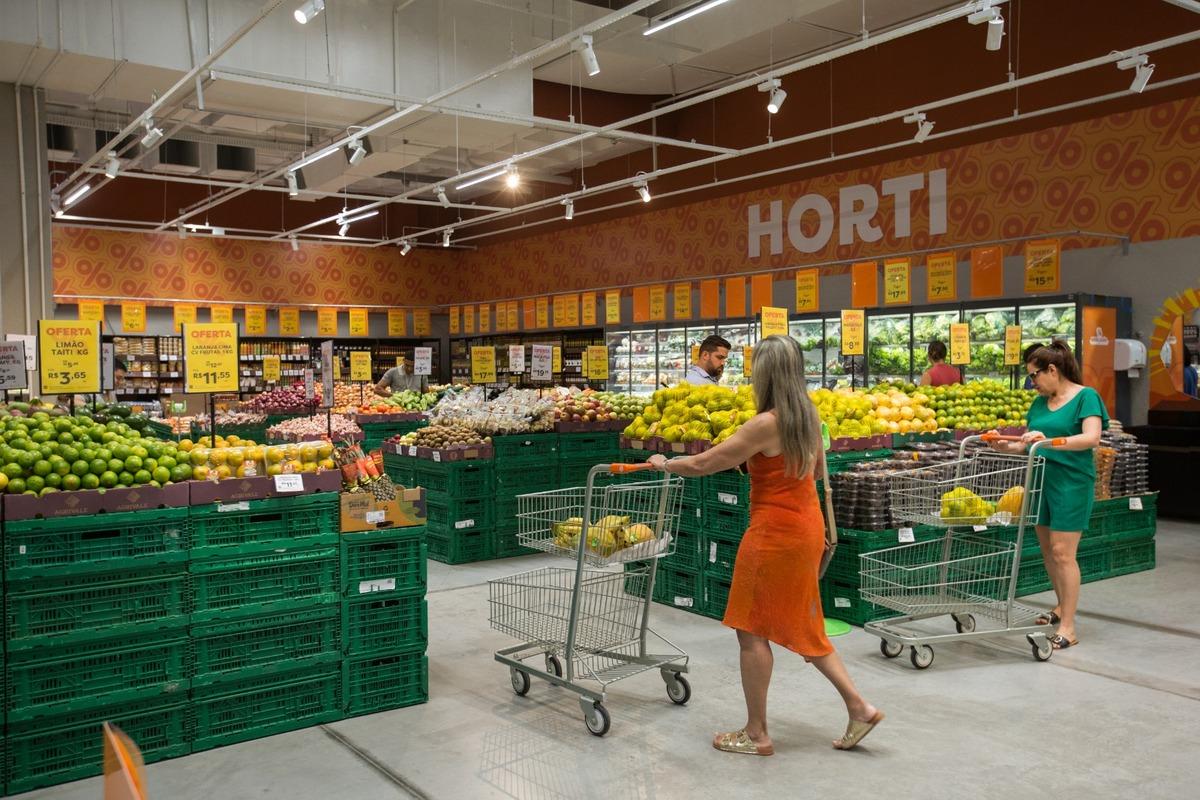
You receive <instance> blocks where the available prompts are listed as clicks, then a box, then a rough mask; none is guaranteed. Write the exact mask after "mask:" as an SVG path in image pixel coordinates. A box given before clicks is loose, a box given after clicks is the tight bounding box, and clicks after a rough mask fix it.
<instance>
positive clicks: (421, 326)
mask: <svg viewBox="0 0 1200 800" xmlns="http://www.w3.org/2000/svg"><path fill="white" fill-rule="evenodd" d="M432 334H433V315H432V314H431V313H430V312H429V309H428V308H418V309H417V310H416V311H414V312H413V336H430V335H432Z"/></svg>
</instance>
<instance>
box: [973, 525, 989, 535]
mask: <svg viewBox="0 0 1200 800" xmlns="http://www.w3.org/2000/svg"><path fill="white" fill-rule="evenodd" d="M972 527H974V528H975V532H976V533H983V532H984V531H986V530H987V525H974V526H972Z"/></svg>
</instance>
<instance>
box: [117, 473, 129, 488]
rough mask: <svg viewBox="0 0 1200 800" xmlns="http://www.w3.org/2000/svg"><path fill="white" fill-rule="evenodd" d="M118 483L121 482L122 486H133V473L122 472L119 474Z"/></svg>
mask: <svg viewBox="0 0 1200 800" xmlns="http://www.w3.org/2000/svg"><path fill="white" fill-rule="evenodd" d="M117 483H119V484H121V485H122V486H133V473H131V472H122V473H120V474H119V475H117Z"/></svg>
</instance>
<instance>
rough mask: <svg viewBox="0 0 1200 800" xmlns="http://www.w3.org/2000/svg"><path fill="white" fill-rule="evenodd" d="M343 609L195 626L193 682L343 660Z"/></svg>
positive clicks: (334, 607)
mask: <svg viewBox="0 0 1200 800" xmlns="http://www.w3.org/2000/svg"><path fill="white" fill-rule="evenodd" d="M340 625H341V609H340V608H339V604H337V603H330V604H327V605H322V606H314V607H313V608H310V609H307V610H303V611H287V612H284V613H282V614H268V615H265V616H261V617H254V618H249V619H243V620H238V621H235V622H222V623H217V624H212V625H196V626H193V627H192V648H193V652H194V663H195V670H194V674H193V676H192V688H193V689H196V688H198V687H201V686H208V685H210V684H214V683H223V682H227V681H231V680H238V679H241V678H249V677H255V676H259V675H267V674H272V673H277V672H292V671H295V670H297V669H300V668H304V667H311V666H317V665H320V664H332V663H336V662H339V661H341V658H342V647H341V636H340Z"/></svg>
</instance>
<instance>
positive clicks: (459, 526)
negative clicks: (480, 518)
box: [454, 519, 475, 531]
mask: <svg viewBox="0 0 1200 800" xmlns="http://www.w3.org/2000/svg"><path fill="white" fill-rule="evenodd" d="M474 527H475V520H473V519H460V520H459V521H458V522H456V523H454V529H455V530H458V531H463V530H466V529H467V528H474Z"/></svg>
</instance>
